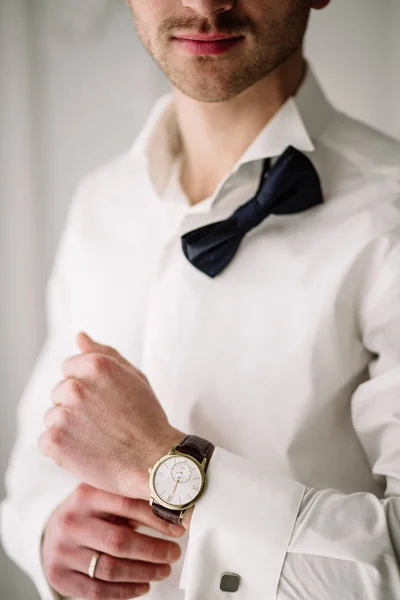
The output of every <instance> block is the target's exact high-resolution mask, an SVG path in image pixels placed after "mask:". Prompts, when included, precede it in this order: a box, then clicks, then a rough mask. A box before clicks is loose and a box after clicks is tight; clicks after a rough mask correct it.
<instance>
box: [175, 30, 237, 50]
mask: <svg viewBox="0 0 400 600" xmlns="http://www.w3.org/2000/svg"><path fill="white" fill-rule="evenodd" d="M243 40H244V36H232V35H225V34H211V35H210V34H201V33H189V32H188V33H187V34H185V33H180V34H179V35H176V36H174V37H173V38H172V41H173V42H174V43H176V44H179V47H180V48H181V49H182V50H183V51H185V52H187V53H188V54H192V55H194V56H201V55H203V56H206V55H217V54H223V53H224V52H227V51H228V50H229V49H230V48H232V47H233V46H236V45H237V44H238V43H240V42H241V41H243Z"/></svg>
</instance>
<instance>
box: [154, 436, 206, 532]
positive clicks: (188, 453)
mask: <svg viewBox="0 0 400 600" xmlns="http://www.w3.org/2000/svg"><path fill="white" fill-rule="evenodd" d="M214 449H215V446H214V444H212V443H211V442H209V441H208V440H205V439H204V438H201V437H199V436H197V435H186V436H185V437H184V438H183V440H182V441H181V442H180V443H179V444H178V445H177V446H172V448H171V450H170V451H169V452H168V454H165V455H164V456H162V457H161V458H160V459H159V460H158V461H157V462H156V463H155V464H154V465H153V466H152V467H149V469H148V471H149V473H150V477H149V485H150V505H151V506H152V509H153V513H154V514H155V515H157V517H160V518H161V519H164V520H165V521H170V522H171V523H175V524H177V525H181V523H182V519H183V516H184V514H185V512H186V510H187V509H188V508H190V507H191V506H194V505H195V504H196V502H197V501H198V500H199V498H200V496H202V494H203V493H204V490H205V486H206V471H207V468H208V465H209V462H210V459H211V456H212V454H213V452H214Z"/></svg>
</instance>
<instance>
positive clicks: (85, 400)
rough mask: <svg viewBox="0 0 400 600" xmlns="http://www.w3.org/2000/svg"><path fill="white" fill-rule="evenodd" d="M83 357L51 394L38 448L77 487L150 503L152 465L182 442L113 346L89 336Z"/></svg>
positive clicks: (73, 361)
mask: <svg viewBox="0 0 400 600" xmlns="http://www.w3.org/2000/svg"><path fill="white" fill-rule="evenodd" d="M77 343H78V345H79V348H80V349H81V350H82V354H79V355H75V356H72V357H70V358H68V359H67V360H65V361H64V363H63V365H62V371H63V375H64V377H65V379H64V380H62V381H61V382H59V383H58V384H57V385H56V386H55V387H54V388H53V390H52V393H51V397H52V401H53V404H54V405H55V407H54V408H51V409H49V410H48V411H47V413H46V415H45V425H46V427H47V431H45V432H43V433H42V434H41V436H40V438H39V442H38V444H39V448H40V450H41V451H42V453H43V454H45V455H46V456H48V457H50V458H52V459H53V460H54V461H55V462H56V463H57V464H58V465H59V466H61V467H63V468H65V469H67V470H68V471H70V472H71V473H73V474H74V475H75V476H76V477H77V478H78V479H79V480H80V481H83V482H85V483H88V484H90V485H92V486H94V487H96V488H99V489H102V490H104V491H108V492H112V493H115V494H120V495H122V496H128V497H131V498H143V499H144V500H148V499H149V497H150V490H149V485H148V472H147V469H148V467H150V466H152V465H153V464H154V463H155V462H156V461H157V460H158V459H159V458H161V456H162V455H163V454H166V453H167V452H168V451H169V450H170V448H171V447H172V446H173V445H174V444H177V443H179V441H181V440H182V439H183V438H184V436H185V434H184V433H183V432H181V431H179V430H178V429H175V428H174V427H172V426H171V425H170V424H169V422H168V419H167V416H166V414H165V412H164V410H163V409H162V407H161V405H160V403H159V401H158V399H157V398H156V396H155V394H154V392H153V390H152V388H151V386H150V384H149V382H148V380H147V378H146V377H145V375H144V374H143V373H142V372H141V371H139V370H138V369H137V368H136V367H134V366H133V365H131V364H130V363H129V362H128V361H127V360H125V358H123V357H122V356H121V355H120V354H119V353H118V352H117V351H116V350H114V348H111V347H109V346H102V345H100V344H97V343H96V342H94V341H93V340H91V338H89V337H88V336H86V335H84V334H79V336H78V337H77Z"/></svg>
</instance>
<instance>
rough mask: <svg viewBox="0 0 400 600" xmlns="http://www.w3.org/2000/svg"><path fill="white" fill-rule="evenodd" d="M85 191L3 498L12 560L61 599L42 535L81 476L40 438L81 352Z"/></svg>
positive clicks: (50, 293)
mask: <svg viewBox="0 0 400 600" xmlns="http://www.w3.org/2000/svg"><path fill="white" fill-rule="evenodd" d="M81 196H82V184H81V186H79V188H78V190H77V193H76V196H75V197H74V199H73V201H72V203H71V205H70V208H69V211H68V214H67V222H66V226H65V228H64V231H63V233H62V236H61V239H60V242H59V246H58V249H57V252H56V256H55V260H54V263H53V268H52V272H51V275H50V278H49V281H48V283H47V287H46V318H47V337H46V339H45V341H44V344H43V347H42V349H41V351H40V353H39V356H38V358H37V360H36V364H35V365H34V368H33V371H32V373H31V375H30V378H29V380H28V382H27V384H26V386H25V389H24V391H23V394H22V397H21V398H20V401H19V405H18V410H17V436H16V441H15V444H14V448H13V451H12V454H11V458H10V461H9V464H8V468H7V471H6V479H5V484H6V497H5V499H4V501H3V502H2V504H1V538H2V543H3V546H4V548H5V550H6V552H7V554H8V555H9V556H10V558H11V559H12V560H14V562H15V563H16V564H17V565H18V566H19V567H20V568H21V569H22V570H23V571H25V572H26V573H27V575H29V576H30V577H31V579H32V580H33V582H34V583H35V585H36V587H37V589H38V592H39V595H40V597H41V598H42V600H59V599H60V596H59V595H58V594H56V593H55V592H54V590H52V589H51V587H50V586H49V585H48V583H47V580H46V577H45V575H44V571H43V568H42V563H41V540H42V536H43V532H44V528H45V525H46V522H47V520H48V518H49V516H50V514H51V513H52V512H53V511H54V509H55V508H56V507H57V506H58V505H59V504H60V503H61V502H62V501H63V500H64V499H65V498H66V497H67V496H68V495H69V493H71V492H72V490H73V489H74V488H75V487H76V485H77V483H78V481H77V480H76V479H75V478H74V477H73V476H72V475H70V474H69V473H68V472H67V471H65V470H63V469H61V468H60V467H58V466H57V465H56V464H55V463H54V462H53V461H51V460H50V459H48V458H46V457H44V456H43V455H42V454H41V453H40V451H39V449H38V446H37V440H38V437H39V435H40V433H41V432H42V431H43V429H44V423H43V417H44V413H45V412H46V410H47V409H48V408H50V407H51V406H52V403H51V390H52V388H53V387H54V386H55V385H56V384H57V383H58V382H59V381H60V380H61V379H63V375H62V371H61V364H62V362H63V361H64V360H65V359H66V358H67V357H68V356H71V355H72V354H76V353H77V352H78V349H77V346H76V342H75V336H76V333H77V332H75V330H74V328H73V327H72V320H71V307H70V297H69V293H70V289H69V286H68V278H69V271H70V269H71V268H73V261H72V256H71V248H73V247H76V245H75V236H76V231H75V225H76V221H77V218H78V211H79V204H80V201H81V199H82V198H81Z"/></svg>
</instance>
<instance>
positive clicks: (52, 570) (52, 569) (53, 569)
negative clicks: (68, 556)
mask: <svg viewBox="0 0 400 600" xmlns="http://www.w3.org/2000/svg"><path fill="white" fill-rule="evenodd" d="M46 575H47V579H48V581H49V583H50V585H52V586H53V587H54V586H56V585H57V584H58V583H59V581H60V579H61V575H62V568H61V566H60V564H59V563H58V562H57V561H55V560H52V561H50V562H49V564H48V565H47V573H46Z"/></svg>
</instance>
